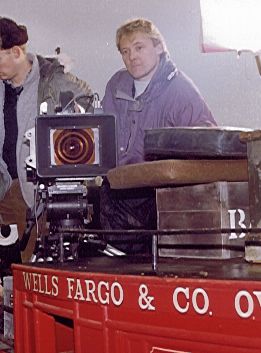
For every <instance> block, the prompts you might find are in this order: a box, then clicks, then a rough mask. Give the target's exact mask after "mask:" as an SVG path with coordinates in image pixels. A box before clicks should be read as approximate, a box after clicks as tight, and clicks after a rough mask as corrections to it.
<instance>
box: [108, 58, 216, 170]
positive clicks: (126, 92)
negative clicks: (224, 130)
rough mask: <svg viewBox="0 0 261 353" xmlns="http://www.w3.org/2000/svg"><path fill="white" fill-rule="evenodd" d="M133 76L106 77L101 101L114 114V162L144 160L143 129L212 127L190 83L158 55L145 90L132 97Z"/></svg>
mask: <svg viewBox="0 0 261 353" xmlns="http://www.w3.org/2000/svg"><path fill="white" fill-rule="evenodd" d="M133 82H134V81H133V78H132V76H130V74H129V73H128V71H127V70H126V69H123V70H120V71H118V72H117V73H116V74H114V75H113V76H112V78H111V79H110V80H109V82H108V84H107V87H106V91H105V96H104V98H103V101H102V106H103V110H104V112H105V113H106V114H113V115H115V117H116V128H117V134H116V135H117V139H118V141H117V144H118V164H119V165H125V164H131V163H139V162H143V161H144V156H143V141H144V131H145V130H147V129H153V128H155V129H156V128H162V127H175V126H216V122H215V119H214V118H213V116H212V114H211V112H210V110H209V108H208V106H207V104H206V103H205V101H204V99H203V97H202V96H201V94H200V92H199V91H198V89H197V87H196V86H195V85H194V83H193V82H192V81H191V80H190V79H189V78H188V77H187V76H186V75H185V74H184V73H183V72H181V71H180V70H178V69H177V68H176V66H175V65H174V64H173V62H172V61H171V60H169V59H168V56H167V54H165V53H164V54H162V57H161V61H160V64H159V67H158V69H157V71H156V72H155V74H154V76H153V78H152V79H151V81H150V83H149V85H148V87H147V88H146V90H145V91H144V92H143V93H142V94H141V95H140V96H139V97H137V98H136V99H134V98H133V84H134V83H133Z"/></svg>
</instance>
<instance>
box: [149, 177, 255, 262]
mask: <svg viewBox="0 0 261 353" xmlns="http://www.w3.org/2000/svg"><path fill="white" fill-rule="evenodd" d="M156 195H157V225H158V229H159V230H163V229H164V230H166V229H173V230H177V229H178V230H183V231H184V230H189V233H190V234H184V232H182V231H181V232H180V233H182V234H178V235H177V234H175V235H173V234H172V235H159V239H158V244H159V255H160V256H166V257H172V256H175V257H176V256H177V257H199V258H231V257H236V256H244V244H245V236H246V232H245V231H244V228H246V227H249V223H250V220H249V195H248V183H247V182H215V183H209V184H198V185H192V186H179V187H171V188H170V187H168V188H158V189H157V191H156ZM228 228H229V229H240V230H242V231H240V232H238V231H237V232H235V231H233V230H231V232H229V233H228V232H227V233H223V232H222V231H221V230H222V229H228ZM193 230H195V234H193ZM200 230H202V233H204V234H199V233H200ZM208 230H209V233H208V232H207V231H208ZM213 230H216V233H215V232H214V231H213Z"/></svg>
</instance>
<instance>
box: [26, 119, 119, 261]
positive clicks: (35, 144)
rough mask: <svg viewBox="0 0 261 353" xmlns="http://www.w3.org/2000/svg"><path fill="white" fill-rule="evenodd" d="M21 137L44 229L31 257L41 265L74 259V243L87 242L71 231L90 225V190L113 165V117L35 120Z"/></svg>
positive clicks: (85, 238) (80, 235) (29, 178)
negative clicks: (26, 145)
mask: <svg viewBox="0 0 261 353" xmlns="http://www.w3.org/2000/svg"><path fill="white" fill-rule="evenodd" d="M26 135H27V138H28V139H29V140H30V156H29V157H28V158H27V160H26V164H27V175H28V180H32V181H33V182H34V183H36V184H37V185H38V187H37V194H38V196H39V199H40V203H41V204H42V209H44V212H45V213H46V220H47V224H48V225H49V228H48V234H47V236H43V235H40V237H38V242H37V248H36V249H35V253H36V255H37V257H38V260H39V259H41V260H44V261H45V260H46V259H47V258H48V259H52V260H54V259H56V260H58V261H60V262H63V261H66V258H70V259H75V258H77V256H78V255H77V251H78V248H79V244H80V243H81V244H83V243H86V242H88V241H89V238H90V237H89V236H87V235H86V234H85V235H84V232H79V233H78V234H77V231H73V232H72V231H71V230H72V229H80V230H84V229H85V228H87V226H88V224H89V223H90V222H91V220H92V216H93V204H92V201H93V200H91V203H90V197H89V195H90V194H93V193H90V192H89V191H90V190H89V189H90V186H91V187H93V186H95V180H97V177H100V178H101V179H102V177H103V176H105V175H106V174H107V172H108V170H109V169H111V168H114V167H115V166H116V161H117V140H116V123H115V117H114V116H113V115H106V114H89V113H87V114H75V113H73V114H63V115H62V114H61V115H60V114H56V115H40V116H38V117H37V118H36V125H35V129H31V130H29V131H28V132H27V134H26ZM100 182H101V180H100ZM98 197H99V195H98V193H97V198H98ZM94 201H96V200H94ZM36 217H37V215H36ZM67 230H68V231H67ZM67 250H68V251H67ZM66 251H67V253H68V256H67V255H66Z"/></svg>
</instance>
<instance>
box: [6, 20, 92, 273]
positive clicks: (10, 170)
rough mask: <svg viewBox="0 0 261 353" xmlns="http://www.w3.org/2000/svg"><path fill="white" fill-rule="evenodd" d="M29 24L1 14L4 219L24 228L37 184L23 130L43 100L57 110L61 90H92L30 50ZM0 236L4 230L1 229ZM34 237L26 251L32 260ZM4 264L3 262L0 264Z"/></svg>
mask: <svg viewBox="0 0 261 353" xmlns="http://www.w3.org/2000/svg"><path fill="white" fill-rule="evenodd" d="M27 41H28V34H27V29H26V27H25V26H23V25H18V24H17V23H16V22H14V21H13V20H11V19H9V18H4V17H0V177H1V178H2V180H0V200H1V201H0V224H11V225H17V226H18V234H19V236H21V235H22V234H23V231H24V228H25V220H26V216H25V213H26V212H25V211H26V208H27V207H30V208H31V207H32V206H33V204H34V185H33V184H32V183H30V182H28V181H27V176H26V169H25V159H26V157H28V156H29V148H28V145H26V143H25V141H24V134H25V132H26V131H27V130H28V129H30V128H32V127H34V125H35V118H36V116H37V115H39V112H40V105H41V103H43V102H46V103H47V112H48V113H49V114H53V113H54V112H55V109H56V108H57V106H59V105H60V100H61V99H60V98H61V93H63V92H70V93H71V94H72V96H78V95H82V94H83V95H86V96H89V95H90V93H91V89H90V87H89V85H88V84H87V83H86V82H84V81H82V80H79V79H78V78H77V77H75V76H73V75H72V74H70V73H65V72H64V67H63V66H62V65H61V64H60V63H59V62H58V61H57V60H56V59H47V58H43V57H41V56H36V55H33V54H31V53H27V51H26V43H27ZM0 240H1V234H0ZM32 247H33V241H32V240H31V243H29V247H28V248H27V250H26V251H25V253H24V254H22V255H23V259H24V260H28V258H29V256H30V255H31V253H32ZM0 267H1V264H0Z"/></svg>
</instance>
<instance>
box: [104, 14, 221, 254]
mask: <svg viewBox="0 0 261 353" xmlns="http://www.w3.org/2000/svg"><path fill="white" fill-rule="evenodd" d="M116 45H117V48H118V50H119V52H120V54H121V56H122V60H123V62H124V65H125V68H124V69H121V70H120V71H118V72H116V74H114V75H113V76H112V78H111V79H110V80H109V82H108V84H107V87H106V91H105V96H104V98H103V109H104V111H105V112H106V113H108V114H109V113H112V114H114V115H115V116H116V121H117V129H118V130H117V131H118V134H117V138H118V163H119V165H125V164H130V163H139V162H143V161H144V155H143V140H144V131H145V130H146V129H152V128H161V127H175V126H211V125H216V122H215V119H214V118H213V116H212V114H211V112H210V110H209V108H208V106H207V104H206V103H205V101H204V99H203V97H202V96H201V94H200V93H199V90H198V89H197V88H196V86H195V85H194V84H193V82H192V81H191V80H190V79H189V78H188V77H187V76H186V75H185V74H184V73H183V72H181V71H180V70H179V69H178V68H177V67H176V65H175V64H174V63H173V62H172V61H171V60H170V58H169V53H168V50H167V46H166V43H165V41H164V39H163V37H162V35H161V33H160V31H159V30H158V28H157V27H156V26H155V25H154V24H153V23H152V22H151V21H149V20H147V19H143V18H138V19H134V20H130V21H128V22H126V23H124V24H123V25H122V26H121V27H120V28H119V29H118V30H117V33H116ZM101 224H102V227H103V228H105V229H126V228H129V229H130V228H136V229H139V228H153V227H155V225H156V216H155V198H154V194H153V191H151V192H150V191H149V192H148V193H147V191H146V192H145V191H144V190H140V191H139V190H137V191H136V193H135V191H134V190H131V191H130V192H128V191H126V192H122V193H119V192H115V191H113V190H111V189H110V186H109V185H108V183H107V182H106V181H105V183H104V185H103V188H102V193H101ZM143 239H145V238H144V237H143V238H140V239H137V237H136V238H135V239H133V241H131V242H130V238H127V237H122V238H121V239H120V237H110V238H108V240H109V241H119V240H123V242H122V243H121V244H119V247H120V248H121V249H122V250H124V251H126V252H128V253H136V252H143V251H144V249H145V247H146V246H145V247H144V246H139V245H138V246H137V245H136V244H134V243H135V240H140V241H141V243H143V244H145V242H144V241H143ZM127 242H128V244H127ZM145 245H146V244H145Z"/></svg>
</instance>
